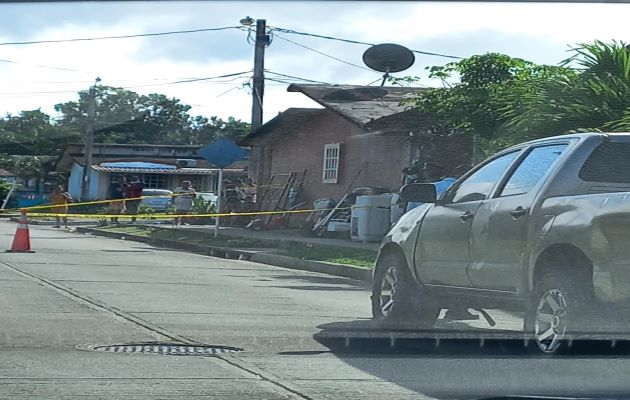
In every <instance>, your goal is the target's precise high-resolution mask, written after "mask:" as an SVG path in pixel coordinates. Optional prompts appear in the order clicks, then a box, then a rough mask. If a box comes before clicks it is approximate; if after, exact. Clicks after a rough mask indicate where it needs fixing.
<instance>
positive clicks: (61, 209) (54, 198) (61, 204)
mask: <svg viewBox="0 0 630 400" xmlns="http://www.w3.org/2000/svg"><path fill="white" fill-rule="evenodd" d="M70 201H72V197H70V195H69V194H68V193H66V192H64V190H63V186H61V185H57V186H55V188H54V189H53V191H52V193H51V194H50V202H51V203H52V204H54V205H55V207H52V208H51V211H52V213H53V214H67V213H68V203H69V202H70ZM61 220H62V217H60V216H58V215H56V216H55V221H56V223H55V225H53V228H61ZM63 225H64V226H65V227H66V228H67V227H68V217H63Z"/></svg>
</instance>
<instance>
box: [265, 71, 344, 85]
mask: <svg viewBox="0 0 630 400" xmlns="http://www.w3.org/2000/svg"><path fill="white" fill-rule="evenodd" d="M265 72H267V73H268V74H273V75H278V76H282V77H284V78H290V79H294V80H298V81H302V82H311V83H319V84H321V85H334V83H328V82H322V81H315V80H312V79H307V78H300V77H299V76H293V75H287V74H281V73H279V72H273V71H269V70H265ZM265 79H270V78H265Z"/></svg>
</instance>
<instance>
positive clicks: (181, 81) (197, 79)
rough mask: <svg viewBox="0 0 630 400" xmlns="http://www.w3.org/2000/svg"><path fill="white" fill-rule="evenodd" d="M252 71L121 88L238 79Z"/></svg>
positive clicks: (131, 87)
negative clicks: (233, 77)
mask: <svg viewBox="0 0 630 400" xmlns="http://www.w3.org/2000/svg"><path fill="white" fill-rule="evenodd" d="M251 72H252V71H251V70H250V71H243V72H235V73H233V74H226V75H218V76H211V77H207V78H193V79H183V80H178V81H173V82H164V83H153V84H147V85H136V86H123V87H122V88H121V89H133V88H139V87H151V86H164V85H175V84H179V83H191V82H203V81H209V80H212V79H220V78H230V77H232V76H236V77H237V78H235V80H236V79H238V77H239V76H240V75H244V74H250V73H251Z"/></svg>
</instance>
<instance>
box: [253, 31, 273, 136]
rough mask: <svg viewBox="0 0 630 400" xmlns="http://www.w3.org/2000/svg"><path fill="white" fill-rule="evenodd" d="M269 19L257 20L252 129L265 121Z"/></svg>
mask: <svg viewBox="0 0 630 400" xmlns="http://www.w3.org/2000/svg"><path fill="white" fill-rule="evenodd" d="M266 31H267V21H266V20H264V19H257V20H256V42H255V49H254V79H253V89H252V131H253V130H256V129H258V128H259V127H260V126H261V125H262V121H263V96H264V94H265V47H267V45H268V44H269V35H267V32H266Z"/></svg>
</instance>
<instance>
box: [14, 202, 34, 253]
mask: <svg viewBox="0 0 630 400" xmlns="http://www.w3.org/2000/svg"><path fill="white" fill-rule="evenodd" d="M7 252H9V253H34V251H31V235H30V234H29V233H28V219H27V218H26V211H24V210H22V214H21V216H20V222H18V226H17V230H16V231H15V236H14V237H13V245H11V250H7Z"/></svg>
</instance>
